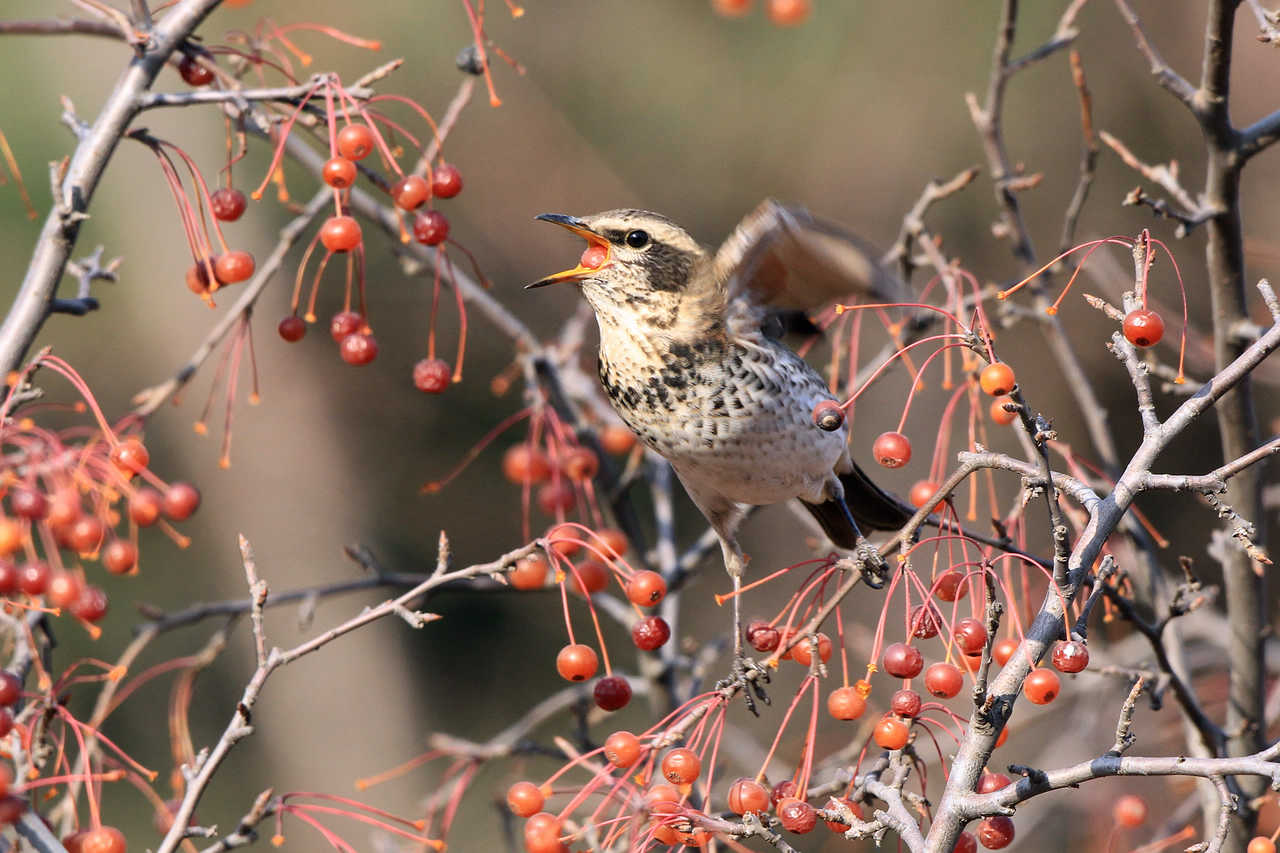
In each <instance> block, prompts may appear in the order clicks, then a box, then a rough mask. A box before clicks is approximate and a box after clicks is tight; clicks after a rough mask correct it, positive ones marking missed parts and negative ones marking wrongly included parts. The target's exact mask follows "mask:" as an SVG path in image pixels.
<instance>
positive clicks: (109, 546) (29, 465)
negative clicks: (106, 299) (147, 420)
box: [0, 354, 200, 632]
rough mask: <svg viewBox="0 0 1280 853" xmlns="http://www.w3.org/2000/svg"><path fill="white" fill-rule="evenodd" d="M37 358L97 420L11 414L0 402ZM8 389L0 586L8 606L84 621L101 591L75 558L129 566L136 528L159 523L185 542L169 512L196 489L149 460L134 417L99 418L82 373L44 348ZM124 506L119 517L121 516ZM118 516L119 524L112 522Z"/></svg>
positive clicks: (183, 508)
mask: <svg viewBox="0 0 1280 853" xmlns="http://www.w3.org/2000/svg"><path fill="white" fill-rule="evenodd" d="M36 367H44V368H46V369H48V370H51V371H53V372H55V373H57V374H60V375H62V376H63V377H65V378H66V379H68V380H69V381H70V382H71V383H72V384H73V385H74V386H75V387H76V389H77V390H78V391H79V392H80V394H81V395H82V397H83V402H82V403H78V404H76V405H75V406H73V408H74V409H75V410H76V411H84V410H85V409H86V408H89V409H91V410H92V412H93V415H94V417H95V419H96V421H97V426H98V428H99V429H98V430H93V429H89V428H86V427H84V426H77V427H71V428H68V429H65V430H61V431H55V430H50V429H46V428H44V427H41V426H39V425H38V424H37V423H36V422H35V421H34V420H33V419H32V417H31V414H34V413H35V412H36V411H37V410H38V407H37V406H31V407H30V408H29V409H28V413H27V414H26V415H25V416H24V417H21V418H17V419H14V418H13V417H12V416H7V411H8V409H9V408H10V406H11V401H12V400H14V396H15V393H16V390H17V389H18V388H19V387H20V386H21V384H22V382H23V381H25V378H26V377H28V376H29V375H30V373H31V371H33V370H34V369H35V368H36ZM18 379H19V381H18V382H15V383H14V384H13V385H12V386H11V387H10V389H9V395H8V398H7V401H6V403H5V405H4V407H3V410H0V411H3V412H5V413H6V417H5V419H4V421H3V423H2V424H0V433H3V439H4V442H5V444H6V445H8V446H11V447H16V448H19V452H18V453H17V454H15V455H12V456H9V457H6V459H5V462H4V467H3V472H0V482H3V484H4V485H3V497H4V501H5V504H4V508H3V509H0V596H3V597H4V599H5V606H6V607H7V608H9V609H10V610H13V609H17V608H39V607H52V608H56V610H55V612H69V613H71V614H72V615H73V616H75V617H76V618H77V619H79V620H80V621H81V622H82V623H84V624H85V625H87V626H90V628H91V631H92V632H96V631H97V629H96V628H93V627H92V626H93V623H96V622H98V621H100V620H101V619H102V617H103V616H104V615H105V614H106V611H107V596H106V593H105V592H103V590H102V589H101V588H100V587H98V586H95V585H93V584H91V583H89V582H88V580H87V579H86V574H85V571H84V569H83V568H82V565H81V563H82V562H87V561H90V560H93V561H97V562H98V563H99V564H100V565H101V566H102V568H103V569H105V570H106V571H107V572H109V573H111V574H117V575H127V574H134V573H136V571H137V565H138V529H139V528H141V527H150V526H152V525H159V526H160V527H161V528H162V529H164V530H165V531H166V532H167V533H168V534H169V535H170V536H171V537H172V538H173V539H174V540H175V541H176V542H178V543H179V544H180V545H185V544H186V542H187V539H186V537H184V536H182V535H180V534H178V533H177V531H175V530H174V529H173V528H172V527H171V526H170V522H176V521H183V520H185V519H187V518H189V517H190V516H191V515H192V513H194V512H195V511H196V508H197V507H198V506H199V505H200V492H199V491H197V489H196V488H195V487H194V486H192V485H190V484H188V483H166V482H165V481H163V480H161V479H160V478H159V477H158V476H157V475H156V474H155V473H154V472H153V471H152V470H151V469H150V467H149V466H150V454H149V453H148V452H147V448H146V446H145V445H144V444H143V443H142V440H141V438H140V437H139V435H138V434H137V432H136V430H137V426H138V425H137V423H136V422H134V421H131V420H129V421H125V422H123V423H121V424H120V425H118V426H117V427H116V428H112V427H110V426H109V425H108V424H107V422H106V420H105V419H104V418H103V416H102V413H101V411H100V410H99V408H98V405H97V402H96V401H95V400H94V399H93V397H92V395H91V394H90V392H89V390H88V388H87V387H86V386H85V385H84V382H83V380H82V379H81V378H80V377H79V376H78V375H77V374H76V373H75V371H74V370H72V369H71V367H70V366H69V365H67V364H66V362H64V361H62V360H61V359H59V358H57V357H56V356H52V355H47V354H46V355H43V356H41V357H40V359H38V360H37V362H35V363H33V365H32V366H31V367H29V368H28V369H27V371H26V372H24V373H23V374H22V375H21V376H20V377H18ZM122 516H123V518H122ZM124 518H127V520H128V523H127V525H126V527H125V529H124V530H123V531H121V530H118V529H117V528H118V527H119V526H120V523H121V521H122V520H124Z"/></svg>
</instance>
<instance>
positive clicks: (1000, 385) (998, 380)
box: [978, 361, 1017, 397]
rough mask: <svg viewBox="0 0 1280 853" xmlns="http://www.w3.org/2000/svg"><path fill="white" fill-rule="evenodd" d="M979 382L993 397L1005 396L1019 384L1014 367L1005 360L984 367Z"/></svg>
mask: <svg viewBox="0 0 1280 853" xmlns="http://www.w3.org/2000/svg"><path fill="white" fill-rule="evenodd" d="M978 384H979V385H980V386H982V390H983V391H984V392H985V393H986V394H987V395H988V396H991V397H1003V396H1004V395H1005V394H1008V393H1009V392H1010V391H1012V390H1013V387H1014V386H1015V385H1016V384H1017V382H1016V381H1015V379H1014V376H1013V368H1012V367H1010V366H1009V365H1007V364H1005V363H1004V362H1003V361H997V362H993V363H992V364H988V365H987V366H986V367H984V368H982V372H981V373H979V374H978Z"/></svg>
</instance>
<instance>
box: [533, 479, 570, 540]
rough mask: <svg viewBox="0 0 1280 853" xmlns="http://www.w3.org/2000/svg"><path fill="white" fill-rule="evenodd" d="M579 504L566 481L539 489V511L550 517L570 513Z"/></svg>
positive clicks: (549, 484) (552, 483)
mask: <svg viewBox="0 0 1280 853" xmlns="http://www.w3.org/2000/svg"><path fill="white" fill-rule="evenodd" d="M577 502H578V499H577V497H576V496H575V495H574V493H573V487H572V486H570V485H569V484H568V483H566V482H565V481H564V480H559V481H553V482H550V483H546V484H545V485H543V487H542V488H540V489H538V509H540V510H542V511H543V512H544V513H546V514H547V515H549V516H552V517H555V516H556V515H557V514H558V513H562V512H568V511H569V510H571V509H573V507H574V506H575V505H576V504H577ZM575 550H576V549H575Z"/></svg>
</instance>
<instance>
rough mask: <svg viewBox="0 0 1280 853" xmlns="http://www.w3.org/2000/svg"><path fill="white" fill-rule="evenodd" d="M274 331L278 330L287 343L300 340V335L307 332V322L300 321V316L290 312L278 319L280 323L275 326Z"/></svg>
mask: <svg viewBox="0 0 1280 853" xmlns="http://www.w3.org/2000/svg"><path fill="white" fill-rule="evenodd" d="M276 331H277V332H279V334H280V337H282V338H284V339H285V340H286V341H288V342H289V343H295V342H297V341H300V340H302V337H303V336H304V335H305V334H306V333H307V324H306V323H304V322H303V321H302V318H301V317H298V316H296V315H294V314H290V315H289V316H287V317H285V318H284V319H283V320H281V321H280V325H278V326H276Z"/></svg>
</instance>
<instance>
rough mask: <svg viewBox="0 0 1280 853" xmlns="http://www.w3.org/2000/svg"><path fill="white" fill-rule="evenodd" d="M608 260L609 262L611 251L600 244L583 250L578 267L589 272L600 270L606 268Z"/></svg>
mask: <svg viewBox="0 0 1280 853" xmlns="http://www.w3.org/2000/svg"><path fill="white" fill-rule="evenodd" d="M607 260H609V249H608V248H606V247H605V246H601V245H598V244H597V245H592V246H588V247H587V248H585V249H583V250H582V257H581V258H579V259H578V266H580V267H585V268H586V269H589V270H598V269H600V267H602V266H604V262H605V261H607Z"/></svg>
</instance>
